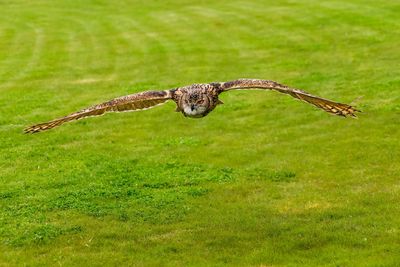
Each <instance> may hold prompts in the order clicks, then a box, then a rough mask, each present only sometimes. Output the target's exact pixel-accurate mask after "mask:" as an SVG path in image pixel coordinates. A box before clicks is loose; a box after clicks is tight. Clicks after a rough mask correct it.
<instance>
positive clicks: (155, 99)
mask: <svg viewBox="0 0 400 267" xmlns="http://www.w3.org/2000/svg"><path fill="white" fill-rule="evenodd" d="M245 89H250V90H252V89H261V90H274V91H277V92H280V93H284V94H288V95H290V96H292V97H294V98H297V99H299V100H301V101H304V102H306V103H309V104H312V105H314V106H316V107H318V108H320V109H322V110H324V111H326V112H328V113H331V114H334V115H338V116H343V117H357V115H356V112H360V110H357V109H356V108H355V107H353V106H351V105H348V104H343V103H339V102H335V101H332V100H328V99H325V98H321V97H318V96H315V95H312V94H310V93H307V92H305V91H302V90H300V89H296V88H291V87H288V86H286V85H283V84H280V83H278V82H275V81H271V80H262V79H237V80H232V81H228V82H211V83H196V84H192V85H188V86H183V87H177V88H174V89H169V90H159V91H154V90H152V91H144V92H139V93H135V94H131V95H127V96H122V97H118V98H114V99H112V100H109V101H107V102H103V103H101V104H97V105H94V106H91V107H88V108H85V109H82V110H80V111H78V112H74V113H71V114H69V115H67V116H65V117H62V118H58V119H54V120H51V121H49V122H44V123H39V124H35V125H32V126H29V127H27V128H25V129H24V131H25V133H37V132H41V131H45V130H49V129H52V128H54V127H57V126H60V125H62V124H63V123H66V122H70V121H74V120H79V119H83V118H87V117H92V116H100V115H103V114H104V113H107V112H124V111H137V110H146V109H150V108H153V107H155V106H159V105H161V104H164V103H166V102H167V101H168V100H172V101H174V102H175V103H176V110H175V111H177V112H181V113H182V114H183V115H184V116H185V117H189V118H202V117H205V116H207V115H208V114H209V113H210V112H211V111H213V110H214V109H215V107H216V106H218V105H220V104H223V102H222V101H221V100H220V99H219V98H218V97H219V95H220V94H221V93H224V92H228V91H230V90H245Z"/></svg>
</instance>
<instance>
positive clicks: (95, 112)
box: [24, 90, 172, 133]
mask: <svg viewBox="0 0 400 267" xmlns="http://www.w3.org/2000/svg"><path fill="white" fill-rule="evenodd" d="M171 98H172V91H171V90H165V91H146V92H141V93H137V94H132V95H127V96H122V97H118V98H114V99H112V100H110V101H107V102H104V103H101V104H98V105H94V106H92V107H89V108H86V109H83V110H81V111H78V112H75V113H72V114H69V115H67V116H65V117H62V118H58V119H55V120H52V121H49V122H45V123H39V124H35V125H32V126H29V127H27V128H26V129H25V130H24V131H25V133H36V132H40V131H44V130H48V129H51V128H54V127H56V126H60V125H61V124H63V123H65V122H69V121H73V120H80V119H83V118H87V117H92V116H100V115H103V114H104V113H106V112H125V111H136V110H143V109H149V108H152V107H155V106H157V105H160V104H163V103H165V102H166V101H167V100H169V99H171Z"/></svg>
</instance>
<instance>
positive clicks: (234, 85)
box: [219, 79, 359, 117]
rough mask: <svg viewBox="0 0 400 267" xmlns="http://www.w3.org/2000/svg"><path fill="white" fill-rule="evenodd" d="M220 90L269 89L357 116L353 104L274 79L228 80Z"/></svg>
mask: <svg viewBox="0 0 400 267" xmlns="http://www.w3.org/2000/svg"><path fill="white" fill-rule="evenodd" d="M219 87H220V89H219V90H220V92H224V91H229V90H235V89H270V90H275V91H278V92H281V93H284V94H288V95H291V96H292V97H295V98H297V99H300V100H302V101H304V102H307V103H310V104H313V105H314V106H316V107H318V108H321V109H323V110H325V111H326V112H329V113H332V114H335V115H339V116H344V117H346V116H352V117H357V116H356V114H355V113H356V112H357V111H359V110H357V109H355V108H354V107H353V106H350V105H347V104H342V103H338V102H334V101H331V100H328V99H324V98H321V97H318V96H314V95H312V94H309V93H307V92H304V91H302V90H299V89H294V88H289V87H288V86H286V85H283V84H279V83H277V82H274V81H268V80H258V79H239V80H234V81H230V82H224V83H220V84H219Z"/></svg>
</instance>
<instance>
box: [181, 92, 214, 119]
mask: <svg viewBox="0 0 400 267" xmlns="http://www.w3.org/2000/svg"><path fill="white" fill-rule="evenodd" d="M183 97H184V98H183V110H182V111H183V113H184V115H185V116H187V117H193V118H200V117H204V116H205V115H207V113H208V112H209V106H210V100H209V98H208V96H207V94H205V93H201V92H196V91H195V92H191V93H188V94H186V95H184V96H183Z"/></svg>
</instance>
